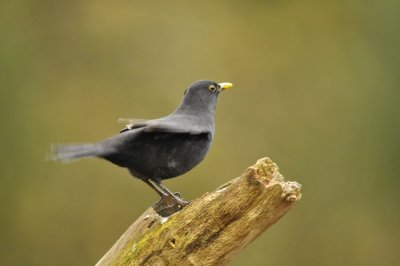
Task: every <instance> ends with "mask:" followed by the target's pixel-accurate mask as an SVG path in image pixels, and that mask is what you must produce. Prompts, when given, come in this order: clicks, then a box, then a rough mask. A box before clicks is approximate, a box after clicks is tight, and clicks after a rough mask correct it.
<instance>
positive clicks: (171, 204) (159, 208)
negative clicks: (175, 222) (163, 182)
mask: <svg viewBox="0 0 400 266" xmlns="http://www.w3.org/2000/svg"><path fill="white" fill-rule="evenodd" d="M180 196H181V195H180V194H179V193H178V192H175V193H174V194H173V195H167V196H164V197H162V198H161V199H160V201H158V202H157V203H156V204H154V205H153V208H154V210H155V211H156V212H157V213H158V214H159V215H161V216H163V217H167V216H170V215H172V214H174V213H175V212H178V211H180V210H182V209H183V208H184V207H186V206H187V205H189V204H190V201H185V200H183V199H181V198H180Z"/></svg>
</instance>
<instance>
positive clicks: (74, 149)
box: [48, 143, 102, 162]
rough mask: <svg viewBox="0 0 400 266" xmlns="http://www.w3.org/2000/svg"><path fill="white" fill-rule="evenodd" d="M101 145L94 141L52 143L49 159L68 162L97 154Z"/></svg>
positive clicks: (100, 150)
mask: <svg viewBox="0 0 400 266" xmlns="http://www.w3.org/2000/svg"><path fill="white" fill-rule="evenodd" d="M101 152H102V148H101V145H99V144H95V143H82V144H52V145H51V150H50V155H49V156H48V157H49V158H48V159H49V160H53V161H61V162H70V161H73V160H76V159H79V158H83V157H92V156H99V155H100V154H101Z"/></svg>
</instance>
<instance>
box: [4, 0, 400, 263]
mask: <svg viewBox="0 0 400 266" xmlns="http://www.w3.org/2000/svg"><path fill="white" fill-rule="evenodd" d="M0 5H1V6H0V10H1V11H0V33H1V34H0V38H1V42H0V93H1V105H0V108H1V113H0V116H1V117H0V118H1V124H2V130H1V133H0V134H1V136H0V137H1V138H0V139H1V142H2V149H1V151H0V156H1V162H2V166H1V172H0V173H1V180H0V182H1V184H0V208H1V209H0V211H1V219H0V239H1V241H0V260H1V262H0V263H1V264H2V265H93V264H94V263H95V262H97V260H98V259H100V258H101V256H102V255H103V254H104V253H105V252H106V251H107V250H108V249H109V248H110V247H111V245H112V244H113V243H114V242H115V241H116V239H118V237H119V236H120V235H121V234H122V233H123V232H124V230H125V229H126V228H127V227H128V226H129V225H130V224H131V223H132V222H133V221H134V220H135V219H136V218H137V217H138V216H139V215H140V214H141V213H142V212H143V211H144V210H145V209H146V208H147V207H148V206H150V205H151V204H153V203H154V202H155V201H157V200H158V196H157V195H156V194H155V193H154V192H153V191H151V190H150V189H149V188H148V187H147V186H146V185H145V184H144V183H142V182H140V181H137V180H134V179H132V178H131V177H130V176H129V174H128V172H127V171H126V170H124V169H120V168H118V167H115V166H113V165H111V164H109V163H106V162H103V161H101V160H96V159H87V160H82V161H79V162H76V163H72V164H68V165H63V164H57V163H53V162H45V161H44V158H45V154H46V151H47V149H48V147H49V145H50V143H54V142H57V143H58V142H61V143H62V142H87V141H96V140H101V139H103V138H104V137H107V136H110V135H112V134H114V133H116V132H118V130H119V129H120V128H121V127H122V126H123V125H121V124H118V123H117V122H116V121H117V118H119V117H135V118H156V117H159V116H163V115H166V114H168V113H169V112H171V111H173V110H174V109H175V107H176V106H177V104H178V103H179V101H180V99H181V97H182V94H183V91H184V89H185V88H186V86H188V85H189V84H190V83H192V82H194V81H196V80H199V79H212V80H215V81H229V82H232V83H234V85H235V87H234V88H233V89H232V90H230V91H228V92H226V93H223V95H221V97H220V99H219V104H218V107H217V113H216V138H215V140H214V145H213V147H212V149H211V151H210V153H209V155H208V156H207V157H206V159H205V160H204V161H203V163H202V164H201V165H199V166H198V167H197V168H195V169H194V170H192V171H191V172H190V173H188V174H186V175H185V176H184V177H179V178H176V179H173V180H169V181H167V182H166V184H167V185H168V186H169V187H170V188H171V189H173V190H175V191H180V192H181V193H182V194H183V195H184V197H185V198H186V199H194V198H196V197H199V196H201V195H202V194H203V193H205V192H206V191H212V190H213V189H215V188H216V187H217V186H219V185H221V184H223V183H224V182H227V181H228V180H230V179H232V178H234V177H236V176H238V175H240V174H241V173H242V172H243V170H244V169H245V168H246V167H247V166H249V165H251V164H253V163H254V162H255V161H256V160H257V159H258V158H260V157H264V156H268V157H271V158H272V159H273V160H274V161H275V162H277V164H278V165H279V167H280V169H281V172H282V173H283V175H284V176H285V177H286V179H287V180H295V181H298V182H300V183H301V184H302V185H303V190H302V192H303V199H302V200H301V201H300V202H299V203H298V204H297V205H296V206H295V208H293V209H292V211H290V212H289V213H288V214H287V215H286V216H285V217H283V219H282V220H281V221H279V222H278V223H277V224H276V225H274V226H273V227H272V228H271V229H270V230H268V231H267V232H266V233H264V234H263V235H262V236H261V237H259V238H258V239H257V240H256V241H255V242H253V243H252V244H251V245H250V246H248V247H247V248H246V249H245V250H244V251H243V252H241V253H240V255H239V256H237V257H236V258H235V260H234V261H233V262H232V265H395V264H396V263H398V261H399V260H400V254H399V252H398V248H399V246H400V230H399V228H398V227H399V224H400V223H399V216H400V212H399V202H400V194H399V189H398V188H399V185H400V179H399V170H400V169H399V164H400V161H399V158H400V156H399V155H400V154H399V150H400V140H399V135H400V134H399V133H400V126H399V125H400V123H399V111H400V110H399V99H400V97H399V96H400V95H399V94H400V93H399V85H400V75H399V68H400V60H399V59H400V58H399V54H400V53H399V47H400V38H399V36H400V35H399V14H400V2H399V1H397V0H393V1H389V0H386V1H361V0H360V1H357V0H353V1H340V0H337V1H316V0H315V1H313V0H310V1H288V0H287V1H272V0H270V1H196V2H195V1H172V2H171V1H133V0H132V1H76V0H72V1H42V0H36V1H27V0H25V1H24V0H22V1H10V0H8V1H3V2H2V3H1V4H0Z"/></svg>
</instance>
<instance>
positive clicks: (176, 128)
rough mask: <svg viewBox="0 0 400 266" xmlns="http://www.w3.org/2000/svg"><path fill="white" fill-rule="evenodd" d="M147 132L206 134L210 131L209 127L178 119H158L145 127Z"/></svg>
mask: <svg viewBox="0 0 400 266" xmlns="http://www.w3.org/2000/svg"><path fill="white" fill-rule="evenodd" d="M144 131H145V132H164V133H182V134H191V135H197V134H205V133H207V134H208V133H210V130H209V129H208V128H205V127H202V126H200V125H188V124H185V123H180V122H178V121H158V122H156V123H154V124H152V123H150V124H149V125H148V126H146V127H145V128H144Z"/></svg>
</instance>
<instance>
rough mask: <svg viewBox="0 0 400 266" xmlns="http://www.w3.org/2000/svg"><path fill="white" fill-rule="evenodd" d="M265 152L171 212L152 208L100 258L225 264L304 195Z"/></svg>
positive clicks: (106, 260) (148, 262)
mask: <svg viewBox="0 0 400 266" xmlns="http://www.w3.org/2000/svg"><path fill="white" fill-rule="evenodd" d="M300 188H301V185H300V184H298V183H297V182H285V181H284V179H283V176H282V175H281V174H280V173H279V170H278V166H277V165H276V164H275V163H274V162H273V161H272V160H271V159H269V158H263V159H260V160H258V161H257V163H256V164H255V165H253V166H250V167H249V168H248V169H247V170H246V171H245V172H244V173H243V174H242V175H241V176H240V177H238V178H235V179H233V180H231V181H230V182H228V183H226V184H224V185H222V186H221V187H219V188H218V189H217V190H215V191H214V192H211V193H206V194H204V195H203V196H202V197H201V198H199V199H196V200H194V201H193V202H192V203H191V204H190V205H188V206H187V207H185V208H184V209H183V210H181V211H179V212H177V213H174V214H173V215H171V216H169V217H162V216H160V215H158V214H157V213H156V212H155V211H154V209H153V208H152V207H150V208H149V209H147V210H146V211H145V212H144V213H143V214H142V215H141V216H140V217H139V218H138V219H137V220H136V221H135V222H134V223H133V224H132V225H131V226H130V227H129V228H128V230H127V231H126V232H125V233H124V234H123V235H122V236H121V238H120V239H119V240H118V241H117V242H116V243H115V244H114V246H113V247H112V248H111V249H110V250H109V251H108V252H107V253H106V254H105V255H104V257H103V258H102V259H101V260H100V261H99V262H98V263H97V264H96V265H98V266H100V265H224V264H226V263H227V262H229V261H230V260H231V259H232V257H233V256H234V255H235V254H237V253H238V252H239V251H240V250H241V249H243V248H244V247H245V246H246V245H248V244H249V243H250V242H251V241H252V240H254V239H255V238H256V237H257V236H259V235H260V234H261V233H262V232H264V231H265V230H266V229H267V228H268V227H270V226H271V225H272V224H274V223H275V222H276V221H278V220H279V219H280V218H281V217H282V216H283V215H284V214H285V213H286V212H287V211H288V210H289V209H290V207H291V206H292V205H293V203H295V202H296V201H297V200H299V199H300V198H301V194H300Z"/></svg>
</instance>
